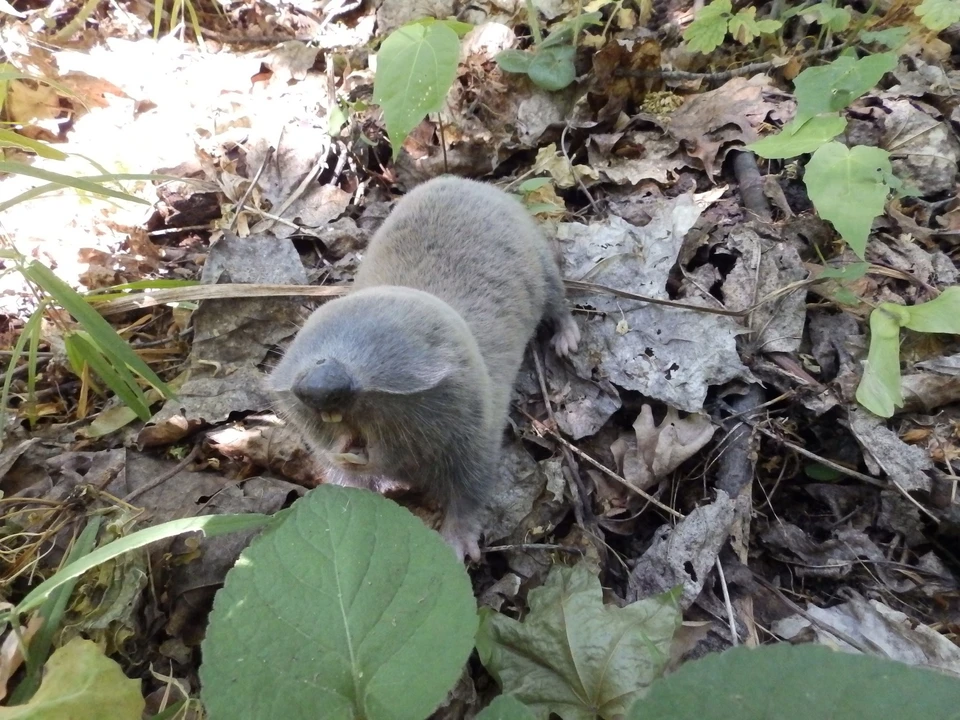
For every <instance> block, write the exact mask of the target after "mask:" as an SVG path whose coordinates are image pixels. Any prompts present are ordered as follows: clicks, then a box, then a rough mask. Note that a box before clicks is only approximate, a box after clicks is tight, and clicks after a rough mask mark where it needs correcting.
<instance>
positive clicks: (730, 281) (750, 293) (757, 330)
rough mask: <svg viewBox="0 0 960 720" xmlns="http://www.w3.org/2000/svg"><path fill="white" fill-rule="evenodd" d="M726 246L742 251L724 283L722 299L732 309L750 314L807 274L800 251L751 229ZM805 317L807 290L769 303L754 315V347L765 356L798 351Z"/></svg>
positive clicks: (738, 233)
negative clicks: (762, 302)
mask: <svg viewBox="0 0 960 720" xmlns="http://www.w3.org/2000/svg"><path fill="white" fill-rule="evenodd" d="M727 242H728V244H729V245H730V246H732V247H735V248H737V249H738V250H740V252H741V257H740V259H739V260H738V261H737V263H736V265H734V268H733V270H731V271H730V274H729V275H727V278H726V280H725V281H724V283H723V297H724V300H725V302H726V306H727V307H728V308H729V309H731V310H746V309H747V308H749V307H751V306H753V305H754V304H755V303H757V302H758V301H759V300H761V299H763V298H765V297H767V296H768V295H769V294H770V293H772V292H774V291H776V290H779V289H781V288H784V287H786V286H788V285H790V283H793V282H797V281H799V280H804V279H805V278H806V277H807V275H808V273H807V271H806V269H805V268H804V266H803V260H801V258H800V254H799V253H798V252H797V250H796V248H794V247H793V246H791V245H788V244H786V243H782V242H780V243H772V242H770V241H769V240H767V239H766V238H763V237H762V236H761V235H760V234H759V233H757V232H756V230H754V229H753V228H751V227H749V226H743V227H740V228H737V229H736V230H734V231H732V232H731V233H730V234H729V236H728V240H727ZM806 317H807V298H806V293H805V292H802V291H801V292H793V293H788V294H785V295H782V296H781V297H779V298H777V299H776V300H771V301H769V302H766V303H764V304H762V305H760V307H758V308H757V309H756V310H754V311H753V312H752V313H751V314H750V330H751V337H750V343H751V345H752V346H754V347H756V348H757V349H758V350H759V351H762V352H783V353H793V352H796V351H797V350H798V349H799V348H800V341H801V340H802V339H803V325H804V322H805V320H806Z"/></svg>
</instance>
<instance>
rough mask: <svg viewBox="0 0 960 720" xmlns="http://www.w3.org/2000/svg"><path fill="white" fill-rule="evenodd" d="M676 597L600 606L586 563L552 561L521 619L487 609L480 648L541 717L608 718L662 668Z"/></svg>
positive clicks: (498, 675)
mask: <svg viewBox="0 0 960 720" xmlns="http://www.w3.org/2000/svg"><path fill="white" fill-rule="evenodd" d="M677 597H678V596H677V594H676V593H666V594H664V595H661V596H659V597H655V598H649V599H646V600H641V601H639V602H635V603H633V604H631V605H627V606H626V607H623V608H618V607H616V606H614V605H604V604H603V592H602V590H601V588H600V581H599V580H597V578H596V577H595V576H594V575H593V574H592V573H591V572H590V571H589V570H588V569H587V568H586V566H585V565H583V564H580V565H578V566H576V567H573V568H566V567H560V566H554V567H553V568H552V569H551V570H550V574H549V576H548V577H547V580H546V583H545V584H544V585H543V586H542V587H539V588H537V589H536V590H532V591H531V592H530V596H529V604H530V612H529V613H528V614H527V616H526V617H525V618H524V621H523V622H522V623H521V622H517V621H516V620H514V619H513V618H509V617H507V616H506V615H501V614H499V613H495V612H493V611H484V614H483V617H482V620H481V624H480V631H479V632H478V633H477V651H478V653H479V655H480V661H481V662H482V663H483V665H484V667H486V669H487V671H488V672H489V673H490V674H491V675H493V677H494V678H495V679H496V680H497V682H498V683H499V684H500V687H501V688H502V689H503V692H504V693H506V694H509V695H513V696H514V697H516V699H517V700H519V701H521V702H522V703H524V704H525V705H527V706H528V707H529V708H530V709H531V710H532V711H533V712H534V714H535V715H536V716H537V718H539V719H540V720H547V716H548V715H549V714H550V713H556V714H557V715H559V716H560V717H561V718H563V720H594V718H596V717H597V716H599V717H602V718H605V719H606V720H611V719H612V718H614V717H615V716H617V715H619V714H622V713H624V712H626V711H627V709H629V707H630V705H631V704H632V703H633V701H634V700H635V699H636V698H637V697H639V696H640V695H642V694H643V693H644V692H645V691H646V689H647V687H648V686H649V685H650V683H652V682H653V681H654V680H655V679H656V678H657V677H659V676H660V674H661V673H662V671H663V669H664V666H665V665H666V662H667V659H668V649H669V647H670V643H671V640H672V638H673V635H674V633H675V632H676V630H677V628H678V627H679V626H680V620H681V617H680V611H679V609H678V605H677ZM663 717H668V716H663Z"/></svg>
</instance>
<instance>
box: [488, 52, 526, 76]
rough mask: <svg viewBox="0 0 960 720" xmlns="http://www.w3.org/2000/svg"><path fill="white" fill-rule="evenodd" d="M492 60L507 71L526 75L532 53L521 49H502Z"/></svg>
mask: <svg viewBox="0 0 960 720" xmlns="http://www.w3.org/2000/svg"><path fill="white" fill-rule="evenodd" d="M494 60H496V61H497V65H499V66H500V67H501V68H502V69H504V70H506V71H507V72H510V73H518V74H524V75H526V73H527V72H528V71H529V70H530V63H532V62H533V53H528V52H524V51H523V50H504V51H502V52H499V53H497V56H496V57H495V58H494Z"/></svg>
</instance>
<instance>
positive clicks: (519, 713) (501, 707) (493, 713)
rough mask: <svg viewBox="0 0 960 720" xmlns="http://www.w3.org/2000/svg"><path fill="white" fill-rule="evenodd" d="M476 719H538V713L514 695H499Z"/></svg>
mask: <svg viewBox="0 0 960 720" xmlns="http://www.w3.org/2000/svg"><path fill="white" fill-rule="evenodd" d="M476 720H536V715H534V714H533V711H532V710H531V709H530V708H528V707H527V706H526V705H524V704H523V703H522V702H520V701H519V700H517V699H516V698H515V697H513V696H512V695H498V696H497V697H495V698H494V699H493V702H492V703H490V704H489V705H487V706H486V707H485V708H484V709H483V710H482V711H481V712H480V714H479V715H477V719H476Z"/></svg>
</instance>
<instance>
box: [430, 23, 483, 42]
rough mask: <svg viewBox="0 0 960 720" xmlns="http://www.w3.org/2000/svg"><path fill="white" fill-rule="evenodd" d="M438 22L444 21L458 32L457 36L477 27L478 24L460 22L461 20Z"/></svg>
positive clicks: (461, 35)
mask: <svg viewBox="0 0 960 720" xmlns="http://www.w3.org/2000/svg"><path fill="white" fill-rule="evenodd" d="M437 22H438V23H443V24H444V25H446V26H447V27H448V28H450V29H451V30H453V31H454V32H455V33H456V34H457V37H461V38H462V37H463V36H464V35H466V34H467V33H468V32H470V31H471V30H473V28H475V27H476V25H472V24H470V23H465V22H460V21H459V20H437Z"/></svg>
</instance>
